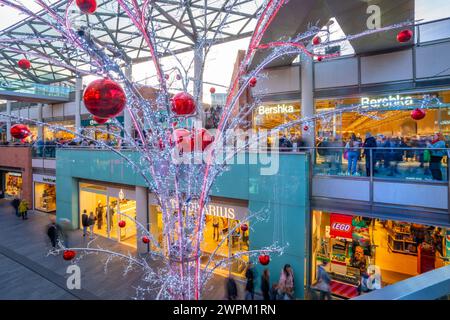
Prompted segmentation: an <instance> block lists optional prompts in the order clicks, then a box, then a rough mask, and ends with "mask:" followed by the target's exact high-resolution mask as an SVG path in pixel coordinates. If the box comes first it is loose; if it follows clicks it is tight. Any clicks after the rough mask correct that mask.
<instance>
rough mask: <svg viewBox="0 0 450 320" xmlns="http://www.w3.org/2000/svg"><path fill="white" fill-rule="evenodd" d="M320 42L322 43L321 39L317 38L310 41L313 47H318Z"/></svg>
mask: <svg viewBox="0 0 450 320" xmlns="http://www.w3.org/2000/svg"><path fill="white" fill-rule="evenodd" d="M321 42H322V39H321V38H320V37H319V36H315V37H314V38H313V39H312V43H313V45H315V46H317V45H319V44H320V43H321Z"/></svg>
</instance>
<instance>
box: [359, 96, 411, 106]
mask: <svg viewBox="0 0 450 320" xmlns="http://www.w3.org/2000/svg"><path fill="white" fill-rule="evenodd" d="M413 104H414V101H413V97H411V96H407V97H404V96H401V95H399V94H398V95H396V96H389V97H384V98H378V99H371V98H368V97H363V98H361V107H363V108H382V107H395V106H400V107H401V106H411V105H413Z"/></svg>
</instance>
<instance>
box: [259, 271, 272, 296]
mask: <svg viewBox="0 0 450 320" xmlns="http://www.w3.org/2000/svg"><path fill="white" fill-rule="evenodd" d="M261 292H262V295H263V300H265V301H267V300H270V294H269V293H270V273H269V269H267V268H266V269H264V272H263V275H262V276H261Z"/></svg>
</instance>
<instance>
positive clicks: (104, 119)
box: [93, 116, 109, 124]
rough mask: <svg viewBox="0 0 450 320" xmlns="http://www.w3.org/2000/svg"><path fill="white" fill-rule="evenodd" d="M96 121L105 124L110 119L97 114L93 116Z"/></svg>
mask: <svg viewBox="0 0 450 320" xmlns="http://www.w3.org/2000/svg"><path fill="white" fill-rule="evenodd" d="M93 119H94V121H95V122H97V123H98V124H104V123H106V122H107V121H108V120H109V119H107V118H99V117H97V116H94V117H93Z"/></svg>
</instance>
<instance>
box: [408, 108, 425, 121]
mask: <svg viewBox="0 0 450 320" xmlns="http://www.w3.org/2000/svg"><path fill="white" fill-rule="evenodd" d="M426 115H427V114H426V112H425V110H423V109H420V108H416V109H414V110H413V111H411V118H413V119H414V120H422V119H423V118H425V116H426Z"/></svg>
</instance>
